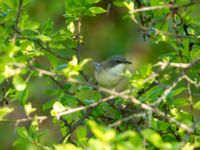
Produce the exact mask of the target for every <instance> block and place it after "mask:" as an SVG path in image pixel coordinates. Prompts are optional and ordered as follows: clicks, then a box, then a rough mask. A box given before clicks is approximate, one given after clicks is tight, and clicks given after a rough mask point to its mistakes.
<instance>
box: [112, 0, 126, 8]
mask: <svg viewBox="0 0 200 150" xmlns="http://www.w3.org/2000/svg"><path fill="white" fill-rule="evenodd" d="M113 4H114V5H115V6H117V7H123V6H124V3H123V1H120V0H116V1H114V2H113Z"/></svg>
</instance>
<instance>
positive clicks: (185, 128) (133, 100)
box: [58, 79, 193, 133]
mask: <svg viewBox="0 0 200 150" xmlns="http://www.w3.org/2000/svg"><path fill="white" fill-rule="evenodd" d="M70 82H74V83H79V84H87V85H91V83H84V82H81V81H78V80H76V79H71V80H70ZM91 86H93V87H96V85H91ZM99 91H102V92H106V93H108V94H111V96H108V97H106V98H104V99H102V100H100V101H99V102H96V103H93V104H90V105H88V106H81V107H77V108H74V109H70V110H67V111H64V112H61V113H59V114H58V116H59V117H60V116H62V115H68V114H71V113H74V112H78V111H81V110H86V109H89V108H92V107H95V106H97V105H99V104H101V103H103V102H107V101H109V100H111V99H112V98H114V97H116V96H121V97H123V98H125V99H127V100H128V99H130V100H131V102H132V103H133V104H135V105H139V106H140V107H141V108H142V109H144V110H147V111H152V112H153V113H156V114H157V115H159V116H160V117H161V118H163V119H164V120H167V121H168V122H170V123H174V124H175V125H176V126H178V127H181V128H183V129H184V130H186V131H187V132H189V133H193V129H192V128H190V127H188V126H187V125H186V124H184V123H181V122H179V121H178V120H176V119H175V118H172V117H169V116H168V115H166V114H165V113H163V112H161V111H160V110H158V109H156V108H153V107H151V106H150V105H147V104H145V103H142V102H141V101H139V100H137V99H136V98H135V97H133V96H129V95H127V91H124V92H121V93H118V92H115V91H112V90H109V89H106V88H99Z"/></svg>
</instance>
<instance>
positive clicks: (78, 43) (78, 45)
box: [76, 18, 81, 61]
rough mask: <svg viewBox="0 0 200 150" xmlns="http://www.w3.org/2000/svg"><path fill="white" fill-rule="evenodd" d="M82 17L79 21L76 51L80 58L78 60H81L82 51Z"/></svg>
mask: <svg viewBox="0 0 200 150" xmlns="http://www.w3.org/2000/svg"><path fill="white" fill-rule="evenodd" d="M80 36H81V18H79V20H78V23H77V51H76V56H77V58H78V61H80V51H81V41H80V40H81V39H80Z"/></svg>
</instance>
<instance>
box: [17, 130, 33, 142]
mask: <svg viewBox="0 0 200 150" xmlns="http://www.w3.org/2000/svg"><path fill="white" fill-rule="evenodd" d="M17 133H18V135H19V136H20V137H21V138H22V139H26V140H28V141H30V142H31V141H32V137H31V136H30V135H29V133H28V131H27V130H26V128H25V127H21V128H17Z"/></svg>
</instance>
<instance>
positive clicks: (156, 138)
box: [142, 129, 163, 148]
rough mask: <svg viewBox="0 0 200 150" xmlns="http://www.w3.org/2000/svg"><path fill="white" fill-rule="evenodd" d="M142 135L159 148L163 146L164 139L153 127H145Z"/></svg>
mask: <svg viewBox="0 0 200 150" xmlns="http://www.w3.org/2000/svg"><path fill="white" fill-rule="evenodd" d="M142 135H143V136H144V138H145V139H147V140H148V141H149V142H150V143H152V144H153V145H155V146H156V147H158V148H161V146H162V144H163V141H162V138H161V136H160V135H159V134H158V133H157V132H155V131H154V130H152V129H144V130H143V131H142Z"/></svg>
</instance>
